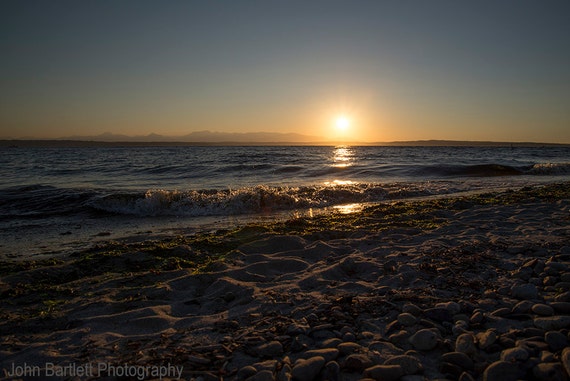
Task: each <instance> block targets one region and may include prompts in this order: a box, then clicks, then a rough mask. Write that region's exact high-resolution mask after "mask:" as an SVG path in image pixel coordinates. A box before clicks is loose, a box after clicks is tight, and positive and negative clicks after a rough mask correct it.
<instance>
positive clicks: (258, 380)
mask: <svg viewBox="0 0 570 381" xmlns="http://www.w3.org/2000/svg"><path fill="white" fill-rule="evenodd" d="M274 380H275V378H274V377H273V372H271V371H270V370H262V371H261V372H258V373H257V374H256V375H254V376H251V377H249V378H248V379H247V381H274Z"/></svg>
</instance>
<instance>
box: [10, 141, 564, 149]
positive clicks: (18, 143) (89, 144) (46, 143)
mask: <svg viewBox="0 0 570 381" xmlns="http://www.w3.org/2000/svg"><path fill="white" fill-rule="evenodd" d="M338 145H348V146H379V147H384V146H385V147H513V148H514V147H570V144H568V143H539V142H491V141H456V140H414V141H396V142H373V143H363V142H345V143H343V142H255V141H253V142H235V141H220V142H212V141H203V142H200V141H196V142H188V141H148V142H144V141H143V142H141V141H137V142H133V141H95V140H49V139H38V140H36V139H29V140H25V139H22V140H20V139H5V140H0V147H9V148H19V147H177V146H338Z"/></svg>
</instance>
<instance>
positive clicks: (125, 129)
mask: <svg viewBox="0 0 570 381" xmlns="http://www.w3.org/2000/svg"><path fill="white" fill-rule="evenodd" d="M0 52H1V56H2V58H1V59H0V138H27V137H34V138H58V137H65V136H72V135H98V134H101V133H105V132H111V133H114V134H126V135H146V134H150V133H156V134H161V135H172V136H175V135H176V136H178V135H185V134H189V133H191V132H194V131H202V130H210V131H218V132H232V133H233V132H259V131H266V132H284V133H290V132H292V133H301V134H307V135H314V136H324V137H327V138H331V139H333V138H334V139H345V140H350V141H361V142H375V141H399V140H424V139H449V140H485V141H490V140H492V141H534V142H555V143H570V1H567V0H560V1H557V0H552V1H538V0H536V1H527V0H501V1H496V0H493V1H489V0H483V1H473V2H464V1H451V0H450V1H443V0H433V1H424V0H417V1H412V0H399V1H380V0H370V1H364V0H351V1H348V0H347V1H335V0H328V1H273V0H264V1H253V0H252V1H240V0H231V1H192V0H186V1H177V0H169V1H146V0H136V1H126V0H116V1H115V0H113V1H111V0H99V1H58V0H51V1H44V0H38V1H27V0H4V1H2V2H0ZM341 117H344V118H345V119H344V121H343V122H342V123H340V124H341V125H342V126H341V127H342V128H339V126H337V124H339V123H338V119H339V118H341ZM347 120H348V121H349V124H348V125H347V123H346V121H347Z"/></svg>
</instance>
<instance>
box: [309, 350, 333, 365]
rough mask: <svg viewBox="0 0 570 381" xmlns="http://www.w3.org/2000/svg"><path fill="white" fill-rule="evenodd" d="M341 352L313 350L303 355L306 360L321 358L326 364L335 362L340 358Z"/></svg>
mask: <svg viewBox="0 0 570 381" xmlns="http://www.w3.org/2000/svg"><path fill="white" fill-rule="evenodd" d="M338 354H339V350H338V349H336V348H324V349H312V350H310V351H307V352H305V353H304V354H303V357H304V358H311V357H315V356H321V357H322V358H324V359H325V362H329V361H334V360H336V358H337V357H338Z"/></svg>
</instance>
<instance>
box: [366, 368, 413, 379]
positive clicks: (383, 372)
mask: <svg viewBox="0 0 570 381" xmlns="http://www.w3.org/2000/svg"><path fill="white" fill-rule="evenodd" d="M403 375H404V370H403V369H402V367H401V366H399V365H375V366H373V367H370V368H368V369H366V370H365V371H364V377H368V378H372V379H374V380H379V381H380V380H381V381H397V380H399V379H400V378H401V377H402V376H403Z"/></svg>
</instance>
